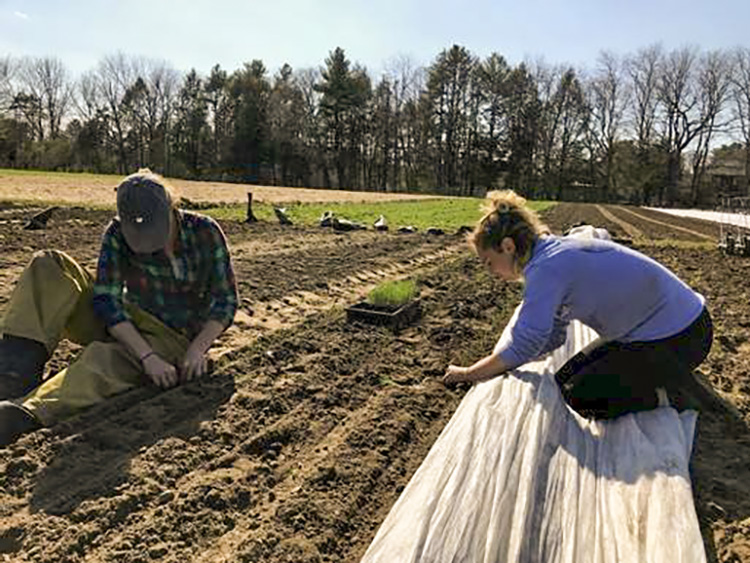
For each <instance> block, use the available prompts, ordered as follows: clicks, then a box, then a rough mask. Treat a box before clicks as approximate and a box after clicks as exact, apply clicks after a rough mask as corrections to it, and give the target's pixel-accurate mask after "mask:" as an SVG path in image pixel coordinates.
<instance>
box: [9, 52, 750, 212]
mask: <svg viewBox="0 0 750 563" xmlns="http://www.w3.org/2000/svg"><path fill="white" fill-rule="evenodd" d="M728 141H735V142H736V144H735V148H736V149H737V150H736V151H735V154H740V155H741V156H742V159H743V160H744V166H745V175H744V180H743V181H744V182H745V186H744V187H745V189H747V188H748V184H747V182H748V177H750V174H749V173H748V172H750V48H737V49H734V50H731V51H702V50H700V49H698V48H696V47H685V48H681V49H676V50H672V51H666V50H664V49H663V48H662V47H661V46H659V45H653V46H650V47H647V48H644V49H641V50H639V51H637V52H635V53H632V54H627V55H623V56H620V55H615V54H612V53H607V52H603V53H601V54H600V56H599V58H598V59H597V62H596V64H595V66H594V68H592V69H584V70H581V69H575V68H573V67H572V66H568V65H553V64H548V63H546V62H544V61H536V62H522V63H519V64H517V65H515V66H514V65H511V64H509V63H508V61H506V59H505V58H504V57H503V56H502V55H500V54H498V53H493V54H491V55H489V56H488V57H486V58H484V59H482V58H480V57H477V56H476V55H474V54H473V53H471V51H469V50H468V49H467V48H465V47H462V46H459V45H454V46H452V47H451V48H448V49H445V50H443V51H442V52H441V53H439V54H438V55H437V57H436V58H435V60H434V61H432V63H431V64H430V65H429V66H427V67H421V66H419V65H417V64H415V63H414V62H413V61H412V60H410V59H409V58H406V57H401V58H398V59H395V60H393V61H391V63H390V64H389V65H388V69H387V70H386V71H384V72H383V74H382V75H381V76H380V77H379V78H378V79H377V80H374V79H373V77H372V76H370V74H369V73H368V71H367V69H365V68H363V67H362V66H361V65H359V64H356V63H352V62H351V61H350V60H349V59H348V58H347V56H346V53H345V52H344V50H343V49H341V48H336V49H334V50H333V51H331V52H330V53H329V56H328V57H327V58H326V59H325V61H324V64H323V65H322V66H321V67H320V68H306V69H300V70H295V69H292V68H291V67H290V66H289V65H284V66H282V67H281V68H280V69H279V70H278V71H277V72H276V73H275V74H273V75H271V73H269V71H268V69H267V68H266V67H265V65H264V64H263V62H262V61H260V60H253V61H251V62H249V63H245V64H244V65H243V66H242V68H239V69H237V70H234V71H232V72H229V71H227V70H224V69H222V68H221V67H220V66H219V65H216V66H214V67H213V68H212V69H211V70H210V72H209V73H208V74H206V75H203V74H200V73H199V72H197V71H196V70H195V69H193V70H191V71H189V72H187V73H180V72H178V71H176V70H175V69H174V68H173V67H172V66H171V65H170V64H169V63H167V62H164V61H156V60H152V59H146V58H140V57H133V56H128V55H125V54H122V53H119V54H114V55H110V56H107V57H104V58H103V59H102V60H101V61H100V62H99V63H98V65H97V66H96V67H95V68H94V69H92V70H90V71H88V72H86V73H84V74H83V75H81V76H80V77H77V78H75V79H74V78H73V77H72V76H71V73H70V71H69V70H68V69H67V68H66V66H65V65H64V63H63V62H62V61H61V60H59V59H57V58H54V57H41V58H31V57H23V58H16V57H13V56H10V55H9V56H6V57H4V58H0V166H2V167H11V168H35V169H49V170H67V171H92V172H102V173H119V174H126V173H129V172H131V171H133V170H134V169H136V168H139V167H143V166H149V167H151V168H152V169H154V170H158V171H159V172H161V173H163V174H165V175H168V176H172V177H182V178H191V179H204V180H221V181H239V182H250V183H261V184H273V185H285V186H316V187H330V188H346V189H365V190H388V191H403V190H409V191H429V192H433V193H445V194H453V195H481V194H482V193H483V192H484V191H485V190H486V189H488V188H496V187H507V188H512V189H515V190H517V191H519V192H521V193H523V194H525V195H527V196H530V197H535V198H551V199H566V198H569V197H579V198H585V199H597V200H601V201H623V200H626V201H632V202H635V203H647V204H671V203H675V202H678V201H681V202H683V203H690V204H700V203H702V202H705V201H706V200H707V199H708V198H709V196H710V194H709V191H708V187H709V183H708V179H707V174H706V171H707V167H708V165H709V163H710V161H711V158H712V153H713V151H714V149H715V148H717V146H718V144H720V143H722V142H723V143H726V142H728Z"/></svg>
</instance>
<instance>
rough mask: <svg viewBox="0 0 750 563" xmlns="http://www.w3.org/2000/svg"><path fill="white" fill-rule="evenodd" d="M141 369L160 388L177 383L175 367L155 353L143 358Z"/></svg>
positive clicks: (166, 387)
mask: <svg viewBox="0 0 750 563" xmlns="http://www.w3.org/2000/svg"><path fill="white" fill-rule="evenodd" d="M143 370H144V371H145V372H146V375H148V376H149V377H150V378H151V381H153V382H154V383H155V384H156V385H158V386H159V387H161V388H162V389H168V388H169V387H174V386H175V385H176V384H177V368H176V367H174V366H173V365H172V364H170V363H167V362H165V361H164V360H162V359H161V358H160V357H159V356H158V355H157V354H151V355H150V356H149V357H147V358H146V359H145V360H143Z"/></svg>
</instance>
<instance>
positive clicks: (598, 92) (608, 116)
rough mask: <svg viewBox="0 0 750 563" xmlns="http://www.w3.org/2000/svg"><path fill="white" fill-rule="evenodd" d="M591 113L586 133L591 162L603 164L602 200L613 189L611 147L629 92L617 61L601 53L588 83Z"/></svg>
mask: <svg viewBox="0 0 750 563" xmlns="http://www.w3.org/2000/svg"><path fill="white" fill-rule="evenodd" d="M588 86H589V96H588V98H589V107H590V110H591V120H590V131H591V137H592V139H593V140H594V150H595V152H594V154H593V155H592V157H593V160H595V161H596V160H601V161H603V162H604V187H605V198H607V197H608V195H607V194H611V193H612V192H613V191H614V190H615V188H616V185H615V174H614V169H615V166H614V161H615V147H616V142H617V140H618V138H619V135H620V131H621V128H622V123H623V116H624V113H625V108H626V107H627V105H628V104H629V91H628V89H627V87H626V84H625V81H624V77H623V67H622V63H621V61H620V60H619V59H618V58H617V57H616V56H615V55H614V54H612V53H606V52H605V53H602V54H601V55H600V56H599V60H598V66H597V69H596V72H595V74H594V76H593V77H592V78H591V80H590V81H589V83H588Z"/></svg>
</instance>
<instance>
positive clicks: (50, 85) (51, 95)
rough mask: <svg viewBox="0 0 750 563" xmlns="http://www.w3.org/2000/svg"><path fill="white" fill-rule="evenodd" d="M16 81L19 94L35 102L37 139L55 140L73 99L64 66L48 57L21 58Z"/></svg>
mask: <svg viewBox="0 0 750 563" xmlns="http://www.w3.org/2000/svg"><path fill="white" fill-rule="evenodd" d="M19 82H20V85H21V87H22V89H23V93H24V94H26V96H30V97H32V98H33V99H34V100H35V101H36V103H38V113H37V117H36V128H37V134H38V135H39V138H40V139H43V138H44V137H45V136H48V137H50V138H52V139H55V138H57V137H58V136H59V135H60V132H61V124H62V121H63V119H64V118H65V115H66V113H67V111H68V109H69V108H70V105H71V102H72V96H73V83H72V82H71V80H70V78H69V75H68V71H67V69H66V68H65V65H64V64H63V63H62V61H61V60H60V59H56V58H52V57H43V58H38V59H32V58H26V59H23V60H22V61H21V65H20V71H19Z"/></svg>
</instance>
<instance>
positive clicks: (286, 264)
mask: <svg viewBox="0 0 750 563" xmlns="http://www.w3.org/2000/svg"><path fill="white" fill-rule="evenodd" d="M602 209H604V213H602ZM634 213H635V215H634ZM27 216H28V212H27V211H25V210H23V209H15V208H14V209H6V210H5V211H0V247H1V248H2V252H0V310H2V308H3V306H4V303H5V302H7V299H8V296H9V295H10V292H11V290H12V287H13V284H14V283H15V279H16V277H17V276H18V274H19V273H20V271H21V269H22V268H23V266H24V264H25V263H26V262H27V261H28V259H29V258H30V256H31V254H32V253H33V251H35V250H38V249H42V248H47V247H54V248H59V249H61V250H65V251H67V252H68V253H69V254H71V255H72V256H74V257H75V258H77V259H79V260H80V261H81V262H83V263H84V264H85V265H87V266H89V267H92V268H93V264H94V261H95V259H96V255H97V252H98V242H99V237H100V235H101V233H102V231H103V229H104V227H105V225H106V223H107V221H108V219H109V213H108V212H94V211H86V210H84V209H66V210H61V212H59V214H56V215H55V216H54V217H53V219H52V220H51V221H50V224H49V225H48V228H47V229H46V230H44V231H38V232H32V231H23V230H21V228H20V227H21V225H22V223H23V221H24V219H25V218H26V217H27ZM612 217H614V218H615V220H613V219H612ZM545 220H546V221H547V223H548V224H549V225H550V226H551V227H552V229H553V230H554V231H555V232H563V231H564V230H565V229H567V228H568V227H570V226H572V225H573V224H575V223H577V222H580V221H584V222H587V223H591V224H594V225H596V226H603V227H606V228H608V229H610V230H612V231H614V232H615V234H618V235H620V236H623V237H625V236H629V237H630V238H632V244H633V246H634V247H635V248H637V249H638V250H640V251H642V252H645V253H646V254H648V255H650V256H653V257H654V258H656V259H657V260H659V261H661V262H663V263H665V264H666V265H667V266H669V267H670V268H672V269H673V270H674V271H675V272H677V273H678V275H680V277H682V278H683V279H684V280H685V281H686V282H687V283H689V284H690V285H692V286H693V287H695V288H696V289H697V290H698V291H700V292H701V293H702V294H703V295H705V296H706V298H707V300H708V303H709V305H710V308H711V311H712V314H713V318H714V322H715V329H716V339H715V343H714V347H713V349H712V351H711V354H710V356H709V358H708V360H707V361H706V362H705V363H704V365H703V366H701V368H699V370H700V373H701V374H702V376H703V377H704V378H705V380H706V381H707V382H708V383H710V385H711V386H712V387H713V389H715V391H716V393H717V394H718V396H719V397H720V401H721V404H722V405H723V406H724V408H713V409H710V410H707V412H704V413H702V414H701V416H700V419H699V425H698V435H697V440H696V446H695V450H694V454H693V459H692V472H693V486H694V492H695V502H696V507H697V510H698V514H699V519H700V523H701V529H702V532H703V537H704V540H705V544H706V549H707V552H708V553H709V559H710V560H711V561H721V562H737V561H750V430H749V425H750V365H749V364H750V360H749V358H750V354H748V352H750V318H748V311H749V310H750V307H749V306H748V293H749V288H748V282H747V280H748V279H750V260H748V259H743V258H737V257H726V256H724V255H722V254H721V253H720V252H719V251H718V250H717V248H716V244H715V242H716V241H715V240H711V237H714V236H716V237H718V230H717V228H716V226H715V225H713V224H710V223H706V222H703V221H698V220H691V219H682V218H676V217H672V216H669V215H665V214H661V213H658V212H653V211H648V212H647V211H645V210H642V209H637V208H622V207H619V206H594V205H586V204H561V205H559V206H557V207H555V208H553V209H552V210H551V211H549V212H548V213H547V214H546V215H545ZM625 224H626V225H628V228H627V230H629V231H630V232H631V235H628V234H627V232H625V228H624V225H625ZM223 227H224V229H225V231H226V232H227V235H228V237H229V240H230V245H231V246H232V249H233V255H234V262H235V268H236V270H237V275H238V281H239V284H240V291H241V297H242V311H241V313H240V314H239V315H238V319H237V323H236V324H235V326H234V327H232V328H231V329H230V330H229V331H227V333H225V335H224V336H223V337H222V339H221V342H219V345H218V346H217V347H216V349H215V350H214V351H213V354H214V355H215V357H216V360H217V369H216V371H215V375H214V376H213V377H211V378H206V379H203V380H200V381H195V382H192V383H189V384H186V385H183V386H180V387H178V388H176V389H173V390H170V391H166V392H160V391H158V390H156V389H151V388H143V389H139V390H137V391H134V392H132V393H128V394H125V395H122V396H120V397H117V398H114V399H113V400H111V401H108V402H107V403H105V404H103V405H101V406H99V407H97V408H94V409H92V410H90V411H88V412H86V413H84V414H83V415H81V416H79V417H76V418H74V419H72V420H70V421H66V422H64V423H62V424H59V425H57V426H56V427H54V428H50V429H44V430H40V431H37V432H35V433H32V434H30V435H28V436H26V437H24V438H22V439H21V440H20V441H19V442H17V443H16V444H14V445H13V446H11V447H10V448H7V449H5V450H0V561H35V562H68V561H117V562H146V561H174V562H177V561H180V562H184V561H246V562H251V561H253V562H254V561H259V562H261V561H262V562H284V561H289V562H324V561H331V562H334V561H335V562H340V561H357V560H358V559H359V558H360V557H361V556H362V554H363V553H364V551H365V550H366V548H367V546H368V545H369V542H370V541H371V540H372V538H373V536H374V534H375V531H376V530H377V527H378V525H379V524H380V523H381V522H382V521H383V519H384V518H385V516H386V514H387V513H388V511H389V509H390V507H391V506H392V505H393V503H394V502H395V501H396V499H397V498H398V495H399V493H400V492H401V490H402V489H403V487H404V486H405V485H406V483H407V482H408V480H409V479H410V477H411V475H412V474H413V473H414V471H415V470H416V469H417V467H418V466H419V465H420V463H421V461H422V459H423V458H424V456H425V454H426V453H427V451H428V450H429V448H430V447H431V445H432V443H433V442H434V441H435V439H436V437H437V435H438V434H439V433H440V431H441V430H442V428H443V426H444V425H445V423H446V422H447V421H448V419H449V418H450V417H451V415H452V414H453V412H454V410H455V408H456V406H457V405H458V403H459V401H460V400H461V398H462V396H463V394H464V393H465V391H466V388H459V389H447V388H446V387H444V386H443V385H442V384H441V383H440V376H441V375H442V373H443V370H444V368H445V366H446V365H447V364H448V363H468V362H470V361H472V360H474V359H476V358H478V357H480V355H482V354H485V353H486V352H487V351H488V350H490V349H491V347H492V345H493V344H494V342H495V340H496V339H497V337H498V336H499V334H500V331H501V329H502V327H503V326H504V324H505V322H507V320H508V318H509V316H510V314H511V312H512V311H513V309H514V307H515V306H516V305H517V303H518V302H519V300H520V295H521V294H520V288H519V286H517V285H514V284H505V283H501V282H498V281H495V280H492V279H491V278H490V277H489V276H488V275H487V274H486V273H485V272H484V271H483V270H482V269H481V267H480V265H479V263H478V261H477V260H476V258H474V257H473V256H472V255H471V254H470V253H469V252H468V251H467V250H466V247H465V244H464V242H463V239H462V238H461V237H459V236H451V235H448V236H442V237H431V236H427V235H423V234H416V235H397V234H385V233H374V232H354V233H349V234H344V235H341V234H334V233H333V232H331V231H328V230H321V229H314V228H303V227H292V228H283V227H281V226H279V225H271V224H266V223H261V224H255V225H245V224H241V223H224V224H223ZM675 227H679V228H675ZM632 234H637V236H632ZM701 235H703V236H701ZM706 237H709V238H706ZM404 276H416V277H418V278H419V280H420V284H421V288H422V307H423V311H424V313H423V316H422V318H421V320H420V321H419V322H418V323H417V324H415V325H414V326H412V327H409V328H407V329H404V330H402V331H401V332H399V333H394V332H392V331H390V330H388V329H385V328H379V327H375V326H369V325H352V324H348V323H347V322H346V315H345V311H344V309H343V306H344V305H346V304H351V303H354V302H355V301H356V300H357V299H358V298H359V297H360V296H361V295H362V294H363V293H364V292H366V291H367V290H368V289H369V288H370V287H372V286H373V285H374V284H376V283H377V282H378V281H380V280H383V279H391V278H397V277H404ZM76 352H77V350H76V347H75V346H74V345H72V344H69V343H64V344H63V345H62V346H61V347H60V349H59V350H58V352H57V353H56V355H55V357H54V358H53V360H52V361H51V362H50V366H49V370H50V371H55V370H57V369H59V368H60V367H62V366H63V365H65V363H67V362H68V361H70V359H71V358H72V357H73V355H74V354H75V353H76Z"/></svg>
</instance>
